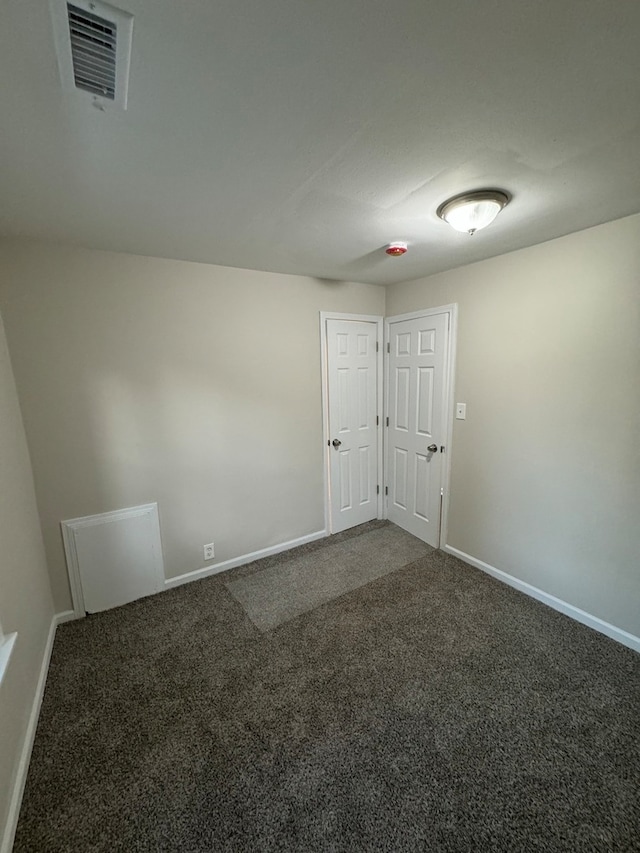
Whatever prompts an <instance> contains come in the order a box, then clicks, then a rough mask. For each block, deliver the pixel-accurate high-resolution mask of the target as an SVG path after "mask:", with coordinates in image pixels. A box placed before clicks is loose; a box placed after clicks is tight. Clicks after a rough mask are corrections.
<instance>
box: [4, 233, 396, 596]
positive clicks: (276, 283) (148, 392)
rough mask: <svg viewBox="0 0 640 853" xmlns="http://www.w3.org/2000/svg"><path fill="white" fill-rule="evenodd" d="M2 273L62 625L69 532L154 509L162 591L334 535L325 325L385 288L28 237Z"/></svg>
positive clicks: (11, 252)
mask: <svg viewBox="0 0 640 853" xmlns="http://www.w3.org/2000/svg"><path fill="white" fill-rule="evenodd" d="M0 270H1V271H2V279H3V284H2V287H0V302H1V304H2V310H3V314H4V316H5V323H6V328H7V337H8V339H9V345H10V348H11V354H12V359H13V363H14V369H15V374H16V381H17V385H18V389H19V394H20V400H21V405H22V410H23V414H24V420H25V426H26V430H27V436H28V439H29V446H30V450H31V455H32V460H33V468H34V474H35V482H36V492H37V496H38V504H39V508H40V514H41V519H42V525H43V533H44V539H45V546H46V550H47V558H48V562H49V567H50V570H51V577H52V585H53V591H54V597H55V602H56V606H57V609H58V610H59V611H62V610H66V609H68V608H70V607H71V599H70V594H69V590H68V581H67V574H66V567H65V562H64V555H63V550H62V543H61V537H60V527H59V524H60V521H61V520H63V519H66V518H73V517H76V516H83V515H90V514H92V513H98V512H106V511H108V510H113V509H118V508H120V507H126V506H132V505H135V504H141V503H147V502H150V501H158V503H159V509H160V524H161V530H162V538H163V546H164V558H165V569H166V573H167V576H168V577H172V576H175V575H178V574H182V573H184V572H189V571H193V570H194V569H198V568H200V567H202V565H203V564H204V561H203V555H202V546H203V544H204V543H206V542H211V541H215V545H216V561H215V562H221V561H224V560H227V559H231V558H234V557H237V556H241V555H243V554H246V553H249V552H251V551H254V550H256V549H260V548H264V547H267V546H269V545H274V544H278V543H280V542H285V541H289V540H291V539H294V538H296V537H299V536H303V535H305V534H309V533H313V532H315V531H318V530H321V529H322V528H323V527H324V507H323V486H322V483H323V479H322V478H323V462H322V459H323V447H322V418H321V386H320V381H321V378H320V337H319V312H320V311H321V310H322V311H346V312H354V313H369V314H383V313H384V299H385V292H384V289H383V288H381V287H375V286H372V285H365V284H354V283H347V282H344V283H337V282H329V281H322V280H317V279H312V278H303V277H300V276H290V275H276V274H273V273H262V272H255V271H250V270H239V269H231V268H226V267H216V266H211V265H207V264H196V263H186V262H183V261H168V260H161V259H158V258H146V257H140V256H134V255H120V254H114V253H109V252H99V251H90V250H84V249H72V248H64V247H61V246H53V245H48V244H43V243H36V242H31V241H21V240H15V241H3V242H0Z"/></svg>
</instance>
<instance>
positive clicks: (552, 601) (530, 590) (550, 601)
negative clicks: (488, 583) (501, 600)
mask: <svg viewBox="0 0 640 853" xmlns="http://www.w3.org/2000/svg"><path fill="white" fill-rule="evenodd" d="M442 550H443V551H446V552H447V554H452V555H453V556H454V557H457V558H458V559H459V560H463V562H465V563H469V565H470V566H474V567H475V568H476V569H480V570H481V571H483V572H486V573H487V574H488V575H491V576H492V577H494V578H497V580H499V581H502V582H503V583H506V584H508V585H509V586H512V587H513V588H514V589H517V590H520V592H524V593H525V595H529V596H531V598H535V599H537V600H538V601H541V602H542V603H543V604H547V605H548V606H549V607H553V609H554V610H558V611H559V612H560V613H564V614H565V616H570V617H571V618H572V619H575V620H576V622H581V623H582V624H583V625H587V626H588V627H589V628H593V629H594V631H599V633H601V634H605V635H606V636H607V637H610V638H611V639H612V640H616V641H617V642H618V643H621V644H622V645H623V646H628V647H629V648H630V649H633V650H634V651H636V652H640V637H636V636H635V635H634V634H630V633H629V632H628V631H624V630H623V629H622V628H617V627H616V626H615V625H611V624H610V623H609V622H605V621H604V619H599V618H598V617H597V616H592V614H591V613H587V612H586V610H580V608H579V607H574V605H573V604H568V603H567V602H566V601H563V600H562V599H561V598H556V597H555V595H550V594H549V593H548V592H544V590H542V589H538V587H536V586H531V584H529V583H526V581H521V580H519V579H518V578H515V577H514V576H513V575H510V574H507V572H503V571H502V570H501V569H496V568H495V567H494V566H490V565H489V563H484V562H483V561H482V560H478V559H477V558H476V557H472V556H470V555H469V554H465V553H464V551H459V550H458V549H457V548H453V547H452V546H451V545H445V546H444V547H443V549H442Z"/></svg>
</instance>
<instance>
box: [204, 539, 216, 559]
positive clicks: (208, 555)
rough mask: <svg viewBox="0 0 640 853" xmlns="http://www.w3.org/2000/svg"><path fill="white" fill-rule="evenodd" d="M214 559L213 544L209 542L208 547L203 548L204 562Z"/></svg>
mask: <svg viewBox="0 0 640 853" xmlns="http://www.w3.org/2000/svg"><path fill="white" fill-rule="evenodd" d="M214 557H215V552H214V550H213V542H209V544H208V545H205V546H204V558H205V560H213V558H214Z"/></svg>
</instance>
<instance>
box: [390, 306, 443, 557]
mask: <svg viewBox="0 0 640 853" xmlns="http://www.w3.org/2000/svg"><path fill="white" fill-rule="evenodd" d="M433 314H448V315H449V340H448V344H447V351H446V353H445V369H444V399H445V435H446V437H447V444H446V449H445V459H444V465H443V466H442V489H443V500H442V514H441V517H440V531H439V534H440V535H439V537H438V548H442V547H443V545H444V543H446V541H447V531H448V529H449V496H450V492H451V489H450V483H451V455H452V450H453V409H454V399H455V397H454V392H455V375H456V352H457V340H458V304H457V303H455V302H454V303H451V304H450V305H441V306H439V307H438V308H425V309H423V310H421V311H410V312H409V313H408V314H396V315H395V316H393V317H385V320H384V347H383V349H384V383H385V392H384V424H385V426H384V485H385V488H384V491H385V493H386V490H387V488H388V482H387V474H388V470H389V467H388V466H389V458H388V454H389V442H388V431H387V426H386V423H387V420H386V419H387V417H388V415H389V353H388V352H387V350H388V348H389V342H390V340H391V335H390V329H389V326H390V325H391V324H392V323H400V322H402V321H403V320H417V319H418V318H419V317H429V316H432V315H433ZM383 517H384V518H387V517H388V502H387V500H386V494H385V500H384V515H383Z"/></svg>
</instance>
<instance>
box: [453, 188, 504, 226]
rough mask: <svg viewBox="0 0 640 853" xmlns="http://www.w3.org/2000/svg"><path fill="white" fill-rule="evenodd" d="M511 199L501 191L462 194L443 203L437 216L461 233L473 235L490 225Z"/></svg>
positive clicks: (479, 191) (478, 191)
mask: <svg viewBox="0 0 640 853" xmlns="http://www.w3.org/2000/svg"><path fill="white" fill-rule="evenodd" d="M510 200H511V197H510V196H509V195H508V193H506V192H504V191H503V190H477V191H476V192H471V193H463V194H462V195H457V196H454V197H453V198H450V199H448V201H445V202H443V203H442V204H441V205H440V207H439V208H438V216H439V217H440V219H444V221H445V222H448V223H449V225H450V226H451V227H452V228H455V230H456V231H461V232H462V233H465V232H466V233H467V234H475V233H476V231H480V229H481V228H486V227H487V225H491V223H492V222H493V220H494V219H495V218H496V216H497V215H498V214H499V213H500V211H501V210H502V208H503V207H505V205H507V204H509V201H510Z"/></svg>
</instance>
